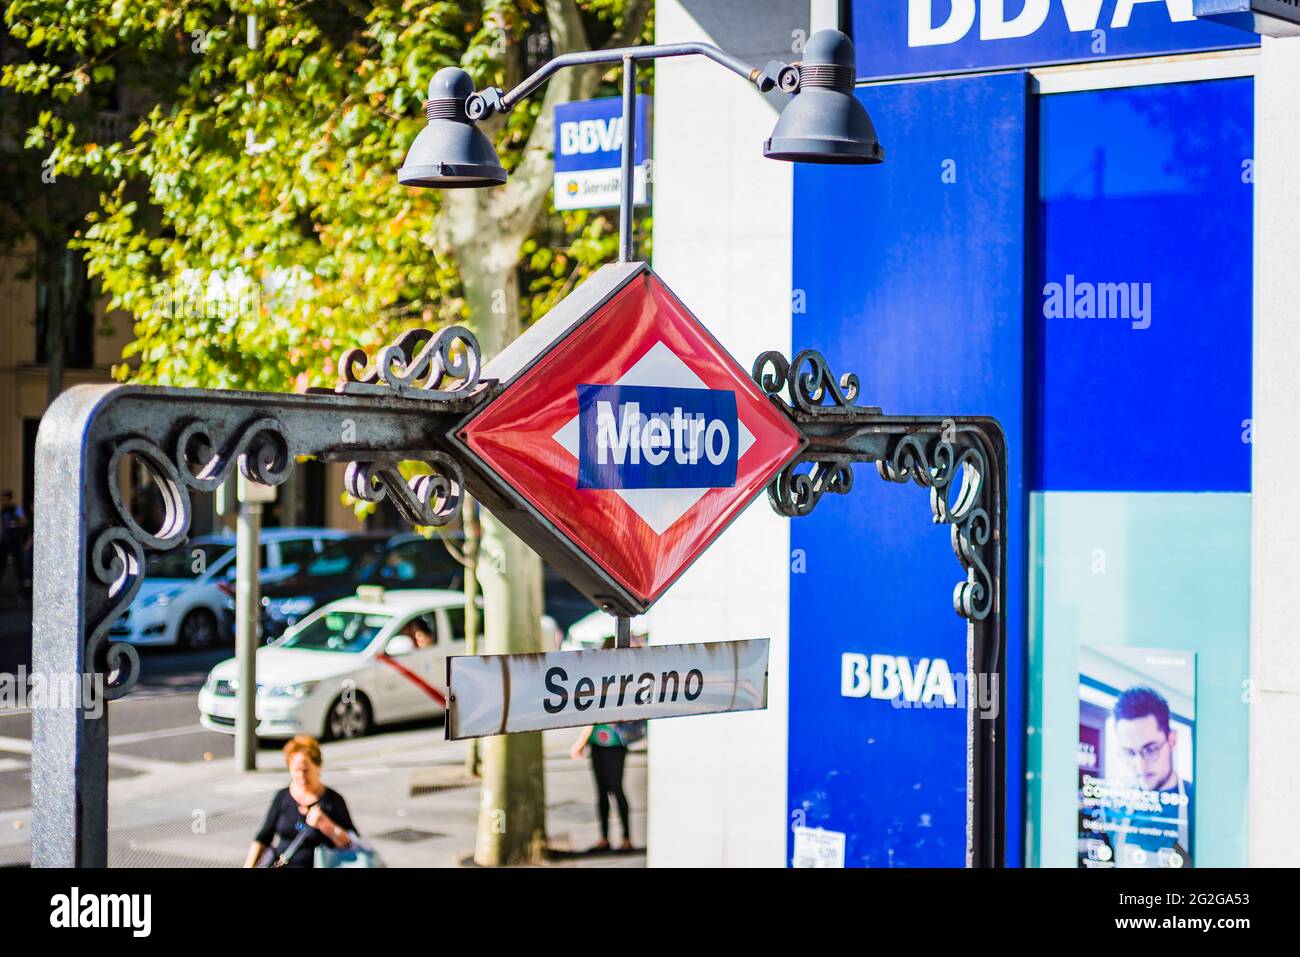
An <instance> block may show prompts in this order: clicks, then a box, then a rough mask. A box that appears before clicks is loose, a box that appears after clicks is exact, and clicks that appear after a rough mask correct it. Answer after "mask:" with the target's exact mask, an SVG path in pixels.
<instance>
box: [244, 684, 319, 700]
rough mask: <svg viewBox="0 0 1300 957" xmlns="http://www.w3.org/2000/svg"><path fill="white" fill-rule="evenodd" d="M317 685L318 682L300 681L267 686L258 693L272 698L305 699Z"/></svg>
mask: <svg viewBox="0 0 1300 957" xmlns="http://www.w3.org/2000/svg"><path fill="white" fill-rule="evenodd" d="M318 684H320V682H319V681H300V682H298V683H297V684H292V685H269V686H266V687H264V688H259V689H258V691H259V692H261V693H263V694H266V695H268V696H270V697H272V698H305V697H307V695H309V694H311V692H312V689H313V688H315V687H316V686H317V685H318Z"/></svg>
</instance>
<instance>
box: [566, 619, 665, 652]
mask: <svg viewBox="0 0 1300 957" xmlns="http://www.w3.org/2000/svg"><path fill="white" fill-rule="evenodd" d="M649 635H650V622H649V619H647V618H646V616H645V615H637V616H636V617H635V618H633V619H632V644H633V645H643V644H645V641H646V639H647V638H648V637H649ZM613 638H614V616H613V615H610V614H607V613H606V612H603V611H593V612H592V613H591V614H590V615H588V616H587V617H586V618H583V619H582V620H581V621H577V622H574V624H573V625H572V626H571V627H570V628H569V630H568V631H567V632H566V633H565V635H564V642H563V644H561V645H560V648H561V649H562V650H564V651H587V650H590V649H593V648H603V647H605V642H606V641H612V640H613Z"/></svg>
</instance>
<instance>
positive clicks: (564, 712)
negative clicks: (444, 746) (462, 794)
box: [446, 638, 768, 739]
mask: <svg viewBox="0 0 1300 957" xmlns="http://www.w3.org/2000/svg"><path fill="white" fill-rule="evenodd" d="M767 652H768V639H766V638H755V639H752V640H749V641H714V642H705V643H703V644H693V645H651V646H649V647H646V648H609V649H605V650H592V651H553V652H547V653H545V654H532V655H479V656H472V655H458V656H454V657H451V658H448V659H447V689H448V697H447V725H446V727H447V737H448V738H450V739H460V738H479V737H484V736H487V735H493V734H514V733H515V732H517V731H541V730H544V729H547V728H573V727H580V726H582V725H584V724H606V723H609V722H614V721H640V720H642V719H645V718H676V717H682V716H685V715H692V714H718V713H721V712H726V711H753V710H756V709H761V708H766V707H767Z"/></svg>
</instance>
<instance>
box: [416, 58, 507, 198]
mask: <svg viewBox="0 0 1300 957" xmlns="http://www.w3.org/2000/svg"><path fill="white" fill-rule="evenodd" d="M473 95H474V81H473V80H472V79H470V75H469V74H468V73H466V72H465V71H464V70H461V69H458V68H457V67H454V66H449V67H443V68H442V69H441V70H439V71H438V72H437V73H435V74H434V75H433V80H432V81H430V83H429V99H428V100H427V101H426V102H425V104H424V113H425V116H426V117H427V118H428V125H427V126H425V128H424V129H422V130H420V135H419V136H417V137H416V138H415V142H414V143H412V144H411V149H410V152H408V153H407V154H406V162H405V163H403V164H402V168H401V169H400V170H398V171H397V181H398V182H399V183H402V184H403V185H405V186H430V187H436V188H438V189H452V188H455V187H465V186H497V185H500V184H501V183H504V182H505V181H506V171H505V170H504V169H502V168H501V160H500V159H499V158H498V157H497V151H496V149H494V148H493V146H492V142H491V140H489V139H488V138H487V136H485V135H484V133H483V131H482V130H480V129H479V128H478V126H477V125H475V124H474V123H473V122H472V121H471V120H470V118H469V116H468V115H466V113H465V103H466V101H467V100H468V99H469V98H470V97H471V96H473Z"/></svg>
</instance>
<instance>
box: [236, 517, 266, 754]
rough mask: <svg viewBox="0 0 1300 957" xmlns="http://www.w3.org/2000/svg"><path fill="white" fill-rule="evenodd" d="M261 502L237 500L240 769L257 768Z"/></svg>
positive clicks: (237, 694) (238, 746)
mask: <svg viewBox="0 0 1300 957" xmlns="http://www.w3.org/2000/svg"><path fill="white" fill-rule="evenodd" d="M261 532H262V504H261V503H260V502H241V503H240V505H239V521H238V527H237V529H236V531H235V660H236V662H237V663H238V666H239V687H238V689H236V691H235V703H236V710H235V760H236V761H237V762H238V764H239V769H240V770H241V771H256V770H257V625H258V612H259V611H260V609H261V604H262V598H261V589H260V587H259V584H260V583H259V581H258V571H259V569H258V564H259V563H258V554H259V550H258V545H259V539H260V537H261Z"/></svg>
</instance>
